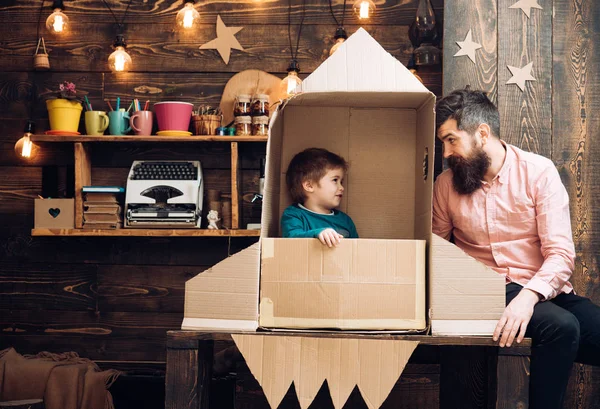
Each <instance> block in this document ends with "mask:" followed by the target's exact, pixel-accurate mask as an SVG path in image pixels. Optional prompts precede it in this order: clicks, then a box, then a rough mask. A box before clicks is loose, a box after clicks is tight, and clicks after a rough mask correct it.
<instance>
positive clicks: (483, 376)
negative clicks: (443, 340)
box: [440, 346, 488, 409]
mask: <svg viewBox="0 0 600 409" xmlns="http://www.w3.org/2000/svg"><path fill="white" fill-rule="evenodd" d="M440 355H441V357H440V364H441V368H442V369H441V373H440V409H446V408H448V409H453V408H461V409H468V408H483V407H485V406H486V401H487V382H488V373H487V354H486V351H485V349H484V348H471V347H466V346H453V347H443V348H442V349H441V352H440ZM459 373H460V374H468V376H463V377H461V376H457V374H459Z"/></svg>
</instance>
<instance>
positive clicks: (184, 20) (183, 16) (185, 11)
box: [175, 1, 200, 28]
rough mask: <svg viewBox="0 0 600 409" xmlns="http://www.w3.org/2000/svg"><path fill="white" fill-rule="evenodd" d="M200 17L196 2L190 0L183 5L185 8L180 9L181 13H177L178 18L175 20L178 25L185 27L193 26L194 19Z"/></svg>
mask: <svg viewBox="0 0 600 409" xmlns="http://www.w3.org/2000/svg"><path fill="white" fill-rule="evenodd" d="M198 17H200V13H198V10H196V9H195V8H194V2H192V1H188V2H187V3H185V6H183V8H182V9H181V10H179V13H177V18H176V19H175V20H176V22H177V25H178V26H181V27H183V28H192V26H193V25H194V21H195V20H196V19H197V18H198Z"/></svg>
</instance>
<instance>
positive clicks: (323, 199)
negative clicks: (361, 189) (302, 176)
mask: <svg viewBox="0 0 600 409" xmlns="http://www.w3.org/2000/svg"><path fill="white" fill-rule="evenodd" d="M343 180H344V170H343V169H341V168H338V169H330V170H328V171H327V173H326V174H325V176H323V177H322V178H321V179H320V180H319V181H318V182H317V183H311V182H305V186H304V188H305V190H306V193H307V202H309V203H308V204H310V205H312V206H314V207H316V208H317V209H318V210H322V211H331V210H332V209H334V208H336V207H338V206H339V205H340V202H341V201H342V196H343V194H344V186H342V182H343ZM311 210H312V209H311Z"/></svg>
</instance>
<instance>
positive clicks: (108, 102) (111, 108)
mask: <svg viewBox="0 0 600 409" xmlns="http://www.w3.org/2000/svg"><path fill="white" fill-rule="evenodd" d="M106 103H107V104H108V107H109V108H110V110H111V111H114V109H113V107H112V105H111V104H110V101H109V100H106Z"/></svg>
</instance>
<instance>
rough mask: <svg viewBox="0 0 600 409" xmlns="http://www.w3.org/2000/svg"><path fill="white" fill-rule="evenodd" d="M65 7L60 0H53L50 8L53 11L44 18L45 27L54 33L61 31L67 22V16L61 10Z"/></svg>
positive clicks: (64, 28)
mask: <svg viewBox="0 0 600 409" xmlns="http://www.w3.org/2000/svg"><path fill="white" fill-rule="evenodd" d="M64 8H65V6H64V5H63V2H62V0H54V3H53V4H52V9H53V10H54V12H53V13H52V14H50V16H48V18H47V19H46V28H47V29H48V30H49V31H50V32H51V33H55V34H60V33H63V32H64V31H65V30H66V29H67V27H68V24H69V17H67V15H66V14H65V13H63V12H62V10H63V9H64Z"/></svg>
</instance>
